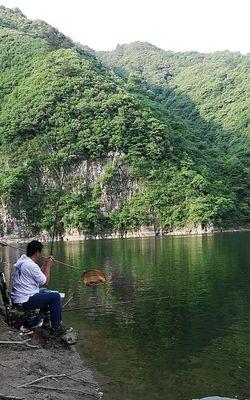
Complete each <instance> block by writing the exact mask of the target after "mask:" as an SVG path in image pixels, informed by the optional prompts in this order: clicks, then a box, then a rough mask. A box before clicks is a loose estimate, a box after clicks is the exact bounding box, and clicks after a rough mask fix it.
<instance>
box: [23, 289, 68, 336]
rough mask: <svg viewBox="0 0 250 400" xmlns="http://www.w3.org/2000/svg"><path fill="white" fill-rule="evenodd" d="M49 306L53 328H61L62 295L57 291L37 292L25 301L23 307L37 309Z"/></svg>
mask: <svg viewBox="0 0 250 400" xmlns="http://www.w3.org/2000/svg"><path fill="white" fill-rule="evenodd" d="M46 306H48V307H49V311H50V322H51V327H52V329H57V328H59V326H60V324H61V322H62V306H61V297H60V294H59V293H57V292H50V291H43V292H41V293H36V294H34V295H33V296H31V297H30V298H29V300H28V301H27V302H26V303H23V309H24V310H25V311H26V310H27V311H28V310H35V309H36V308H43V309H44V308H45V307H46Z"/></svg>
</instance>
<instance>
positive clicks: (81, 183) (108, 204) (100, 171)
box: [0, 152, 139, 239]
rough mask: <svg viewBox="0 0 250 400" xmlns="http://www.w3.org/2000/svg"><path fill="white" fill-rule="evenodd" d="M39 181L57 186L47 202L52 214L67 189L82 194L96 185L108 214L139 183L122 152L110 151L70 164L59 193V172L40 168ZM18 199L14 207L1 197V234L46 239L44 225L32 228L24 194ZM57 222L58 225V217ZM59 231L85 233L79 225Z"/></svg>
mask: <svg viewBox="0 0 250 400" xmlns="http://www.w3.org/2000/svg"><path fill="white" fill-rule="evenodd" d="M39 175H40V174H39ZM39 181H40V185H43V187H44V188H46V190H47V192H48V193H49V192H50V191H51V190H56V194H57V197H56V198H55V201H54V203H52V204H50V206H51V211H52V213H53V208H54V214H55V211H56V207H57V202H59V206H61V205H62V203H63V202H64V201H65V196H66V197H67V196H68V195H69V194H70V193H71V194H72V195H74V194H75V195H79V196H82V195H84V194H85V193H88V192H89V193H90V192H92V191H93V190H95V189H96V188H98V196H99V203H98V204H99V208H100V212H101V214H102V215H103V216H108V215H109V214H110V213H112V212H113V211H117V210H119V209H120V207H121V205H122V203H123V202H124V201H127V200H128V199H129V198H131V196H132V194H133V192H134V191H136V190H138V189H139V188H138V183H137V182H136V180H133V178H132V177H131V175H130V173H129V168H128V165H126V164H125V163H124V161H123V155H122V154H121V153H119V152H109V153H108V154H107V157H105V158H102V159H99V160H95V161H93V160H83V161H82V162H80V163H78V164H76V165H73V166H69V167H68V169H67V172H66V173H65V176H64V178H63V185H62V191H61V192H60V193H59V186H60V185H61V181H60V179H58V175H55V174H53V172H52V171H49V170H43V171H42V172H41V175H40V178H39ZM29 185H30V189H31V191H35V190H36V188H35V187H32V182H30V183H29ZM44 193H45V192H44ZM18 200H19V202H18V204H19V206H18V210H17V209H16V205H15V206H13V205H12V204H6V203H4V200H3V199H2V198H1V204H0V234H1V235H3V236H6V237H7V236H8V237H9V238H13V239H22V238H28V237H32V236H34V235H37V236H41V237H43V238H45V239H49V238H50V234H49V231H47V230H46V229H41V230H39V229H35V230H32V227H31V223H30V220H29V215H28V214H27V211H26V207H24V208H23V209H22V204H23V205H24V203H25V196H24V198H22V196H20V197H19V199H18ZM39 208H40V206H39V204H37V205H35V209H34V212H35V213H36V211H37V214H38V215H39V214H40V213H39ZM59 208H60V207H59ZM69 212H70V210H69ZM63 213H64V209H62V210H61V212H60V218H63V215H62V214H63ZM56 223H57V224H58V225H60V223H59V222H58V221H57V222H56ZM59 231H60V233H61V234H63V236H66V237H68V236H72V237H73V236H75V237H78V236H81V237H84V232H82V231H81V230H80V229H74V228H67V227H64V226H62V225H60V226H59Z"/></svg>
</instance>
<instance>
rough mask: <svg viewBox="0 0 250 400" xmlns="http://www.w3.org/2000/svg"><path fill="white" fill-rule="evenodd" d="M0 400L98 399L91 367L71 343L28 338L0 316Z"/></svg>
mask: <svg viewBox="0 0 250 400" xmlns="http://www.w3.org/2000/svg"><path fill="white" fill-rule="evenodd" d="M0 382H1V385H0V399H6V400H10V399H11V400H45V399H47V400H59V399H60V400H69V399H75V398H76V399H77V398H79V397H84V399H86V400H93V399H101V398H102V395H103V394H102V392H101V390H100V388H99V385H98V383H97V382H96V381H95V379H94V377H93V374H92V372H91V369H90V368H89V366H88V365H86V363H84V362H83V361H82V360H81V359H80V355H79V354H78V353H77V352H76V351H75V348H74V346H68V347H65V344H63V343H62V342H60V341H58V340H57V341H53V340H47V341H44V339H43V338H42V337H41V336H40V335H39V333H35V334H34V335H32V337H28V338H27V336H25V335H24V334H22V333H20V332H18V331H16V330H14V329H12V328H10V327H9V326H8V325H6V324H5V322H4V321H3V320H2V319H1V316H0Z"/></svg>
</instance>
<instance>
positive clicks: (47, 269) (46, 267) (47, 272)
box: [41, 256, 53, 286]
mask: <svg viewBox="0 0 250 400" xmlns="http://www.w3.org/2000/svg"><path fill="white" fill-rule="evenodd" d="M52 265H53V257H51V256H48V257H46V259H45V262H44V264H43V266H42V268H41V270H42V272H43V273H44V275H45V276H46V282H45V284H46V286H47V285H48V284H49V280H50V268H51V267H52Z"/></svg>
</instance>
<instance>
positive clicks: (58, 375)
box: [17, 370, 96, 388]
mask: <svg viewBox="0 0 250 400" xmlns="http://www.w3.org/2000/svg"><path fill="white" fill-rule="evenodd" d="M81 371H82V370H80V371H76V372H74V373H73V374H70V375H66V374H53V375H44V376H41V377H40V378H37V379H35V380H33V381H30V382H27V383H24V384H23V385H19V386H17V387H18V388H24V387H27V386H30V385H33V384H34V383H37V382H41V381H42V380H44V379H53V380H56V381H57V379H55V378H68V379H71V380H73V381H75V382H82V383H85V384H89V385H95V384H93V383H92V382H89V381H84V380H79V379H75V378H73V377H72V375H76V374H78V373H79V372H81ZM57 382H58V381H57ZM95 386H96V385H95Z"/></svg>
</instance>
